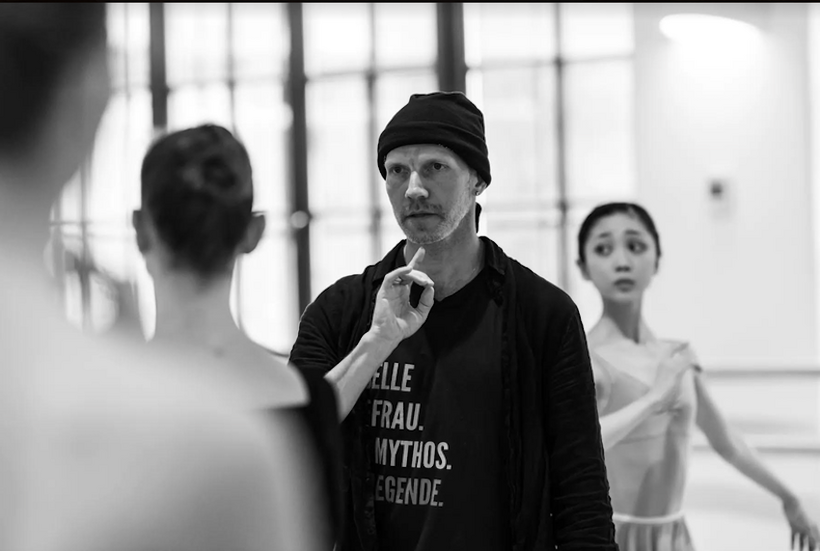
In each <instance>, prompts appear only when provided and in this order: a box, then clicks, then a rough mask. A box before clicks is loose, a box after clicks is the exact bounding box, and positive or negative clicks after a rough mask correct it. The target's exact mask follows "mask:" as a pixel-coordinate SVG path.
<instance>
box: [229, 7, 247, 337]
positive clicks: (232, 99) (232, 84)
mask: <svg viewBox="0 0 820 551" xmlns="http://www.w3.org/2000/svg"><path fill="white" fill-rule="evenodd" d="M225 9H226V13H225V40H226V44H227V45H228V52H227V55H226V56H225V63H226V67H225V75H226V77H227V85H228V102H229V105H228V108H229V110H230V117H231V128H232V129H233V132H234V133H235V134H238V128H237V124H236V63H235V60H236V56H235V55H234V44H233V38H234V13H233V9H234V7H233V3H232V2H228V4H227V5H226V7H225ZM240 138H241V136H240ZM244 259H245V255H239V257H237V259H236V266H235V267H234V278H235V281H236V285H235V286H234V289H235V291H234V293H235V296H236V325H237V326H238V327H239V329H241V330H244V329H245V324H244V322H243V316H242V265H243V261H244Z"/></svg>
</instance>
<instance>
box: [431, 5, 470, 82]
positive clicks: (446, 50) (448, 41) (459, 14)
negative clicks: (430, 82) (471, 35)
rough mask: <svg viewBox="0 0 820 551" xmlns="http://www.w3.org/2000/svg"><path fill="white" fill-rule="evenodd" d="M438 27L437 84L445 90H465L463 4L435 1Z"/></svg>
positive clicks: (465, 67)
mask: <svg viewBox="0 0 820 551" xmlns="http://www.w3.org/2000/svg"><path fill="white" fill-rule="evenodd" d="M436 14H437V16H438V17H437V28H438V85H439V89H441V90H443V91H446V92H455V91H458V92H466V91H467V64H466V63H465V61H464V4H462V3H460V2H438V3H436Z"/></svg>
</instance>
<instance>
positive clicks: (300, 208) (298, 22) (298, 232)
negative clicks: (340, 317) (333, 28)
mask: <svg viewBox="0 0 820 551" xmlns="http://www.w3.org/2000/svg"><path fill="white" fill-rule="evenodd" d="M287 11H288V23H289V24H290V69H289V73H288V82H287V92H286V93H287V99H288V102H289V103H290V107H291V111H292V113H293V123H292V126H291V130H290V134H291V136H290V138H291V139H290V146H291V157H290V160H291V163H290V165H291V178H290V201H291V215H290V222H291V231H292V235H293V240H294V243H295V245H296V277H297V285H298V296H299V314H300V315H301V313H302V312H304V311H305V308H307V306H308V304H310V298H311V292H310V208H309V204H308V158H307V155H308V152H307V105H306V103H307V100H306V87H307V79H306V76H305V44H304V19H303V16H302V4H301V3H298V2H289V3H287Z"/></svg>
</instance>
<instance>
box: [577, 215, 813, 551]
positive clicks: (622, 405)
mask: <svg viewBox="0 0 820 551" xmlns="http://www.w3.org/2000/svg"><path fill="white" fill-rule="evenodd" d="M660 259H661V241H660V235H659V233H658V230H657V228H656V226H655V222H654V221H653V220H652V217H651V216H650V215H649V213H648V212H647V211H646V209H644V208H643V207H641V206H640V205H636V204H634V203H621V202H616V203H605V204H602V205H599V206H597V207H596V208H594V209H593V210H592V211H591V212H590V213H589V215H587V218H586V219H585V220H584V222H583V223H582V224H581V228H580V230H579V232H578V267H579V268H580V270H581V274H582V276H583V277H584V279H586V280H588V281H590V282H592V284H593V285H594V286H595V288H596V289H597V290H598V292H599V294H600V296H601V301H602V302H603V312H602V314H601V319H600V320H598V322H597V323H596V324H595V325H594V326H593V327H592V328H591V329H590V330H589V347H590V354H591V356H592V366H593V373H594V374H595V388H596V395H597V400H598V409H599V415H600V419H601V435H602V438H603V442H604V449H605V450H606V462H607V473H608V475H609V481H610V487H611V490H610V491H611V495H612V505H613V508H614V509H615V512H614V515H613V518H614V520H615V532H616V536H617V540H618V544H619V546H620V548H621V550H622V551H692V550H693V549H694V545H693V543H692V540H691V537H690V535H689V529H688V527H687V525H686V520H685V517H684V510H683V503H684V490H685V488H686V476H687V473H688V471H689V451H690V448H691V444H692V436H693V433H694V429H695V426H697V427H698V428H700V429H701V430H702V431H703V434H704V435H705V436H706V439H707V440H708V442H709V444H710V446H711V447H712V448H713V449H714V450H715V452H716V453H717V454H718V455H719V456H721V457H722V458H723V459H724V460H726V461H727V462H728V463H729V464H730V465H731V466H732V467H734V468H735V469H737V470H738V472H740V473H741V474H743V475H745V476H746V477H747V478H749V479H750V480H752V481H753V482H755V483H756V484H758V485H759V486H760V487H762V488H764V489H766V490H768V491H769V492H770V493H771V494H772V495H774V496H776V497H777V498H779V499H780V501H781V503H782V506H783V513H784V515H785V517H786V520H787V521H788V524H789V527H790V529H791V543H792V547H793V548H796V549H798V550H811V551H814V550H816V549H817V546H818V543H820V534H819V533H818V529H817V525H816V524H815V523H814V522H812V521H811V519H810V518H809V517H808V515H807V514H806V511H805V509H804V508H803V505H802V503H801V502H800V499H798V496H797V495H796V494H795V493H793V492H792V491H791V490H790V489H789V488H788V487H787V486H786V485H785V484H784V483H783V482H782V481H781V480H780V479H779V478H778V477H777V476H775V474H774V473H773V472H772V471H770V470H769V469H768V468H767V467H766V465H765V464H764V462H763V461H761V459H760V458H759V457H758V456H757V454H756V453H755V452H754V450H753V449H752V448H750V447H749V446H748V445H747V444H746V443H745V442H744V440H743V438H742V436H741V434H740V433H738V431H737V430H735V429H734V428H732V427H731V426H730V425H729V423H728V422H727V421H726V419H725V417H724V416H723V414H722V413H721V411H720V409H719V408H718V406H717V404H716V402H715V400H714V398H713V397H712V395H711V393H710V392H709V389H708V386H707V384H706V381H704V379H703V377H702V376H701V371H702V369H701V367H700V362H699V361H698V359H697V356H696V355H695V352H694V350H693V348H692V346H691V345H690V343H688V342H686V341H682V340H676V339H668V338H662V337H657V336H655V333H654V332H653V331H652V330H651V329H650V328H649V326H648V325H647V323H646V321H645V320H644V317H643V299H644V295H645V293H646V289H647V288H648V286H649V285H650V283H651V282H652V280H653V279H654V277H655V275H656V273H657V271H658V267H659V266H660ZM783 548H784V549H785V548H786V545H785V542H784V546H783Z"/></svg>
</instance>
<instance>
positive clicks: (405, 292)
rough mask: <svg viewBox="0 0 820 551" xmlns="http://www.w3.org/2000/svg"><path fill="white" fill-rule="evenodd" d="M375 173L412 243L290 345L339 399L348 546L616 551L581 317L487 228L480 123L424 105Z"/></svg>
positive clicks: (444, 96)
mask: <svg viewBox="0 0 820 551" xmlns="http://www.w3.org/2000/svg"><path fill="white" fill-rule="evenodd" d="M376 162H377V166H378V168H379V171H380V172H381V174H382V176H383V177H384V178H385V187H386V190H387V195H388V197H389V199H390V203H391V205H392V207H393V212H394V215H395V217H396V221H397V222H398V224H399V226H400V227H401V228H402V231H403V232H404V234H405V236H406V237H407V239H406V240H403V241H401V242H400V243H398V244H397V245H396V247H394V248H393V250H392V251H390V252H389V253H388V254H387V255H386V256H385V257H384V258H383V259H382V260H381V261H380V262H378V263H376V264H374V265H372V266H369V267H367V268H366V269H365V270H364V272H362V273H361V274H358V275H351V276H347V277H345V278H342V279H340V280H339V281H338V282H336V283H335V284H333V285H331V286H330V287H329V288H327V289H326V290H325V291H324V292H322V294H321V295H319V297H318V298H317V299H316V300H315V301H314V302H313V303H312V304H311V305H310V306H308V308H307V309H306V310H305V313H304V314H303V316H302V320H301V322H300V325H299V335H298V337H297V340H296V343H295V344H294V347H293V350H292V351H291V361H292V362H293V363H294V364H296V365H297V366H300V367H303V368H311V367H315V368H318V369H322V370H323V371H324V372H326V378H327V379H328V380H329V381H330V382H331V383H332V384H334V386H335V387H336V389H337V393H338V397H339V405H340V410H341V411H340V415H341V418H342V419H343V422H342V429H343V432H344V437H345V441H346V442H345V443H346V453H345V458H344V461H345V473H346V481H345V484H344V485H343V488H342V491H343V493H344V499H345V502H346V504H347V509H348V510H347V512H346V526H345V531H346V533H345V537H344V538H343V540H342V541H341V542H340V544H339V549H340V550H342V551H345V550H348V549H353V550H376V549H379V550H382V549H383V550H388V551H405V550H406V551H422V550H423V551H438V550H445V549H446V550H449V549H471V550H482V551H483V550H486V551H491V550H493V551H494V550H500V549H513V550H516V551H518V550H521V551H529V550H541V549H556V548H557V549H562V550H563V549H566V550H569V549H578V550H580V549H584V550H593V549H597V550H604V549H605V550H609V551H613V550H617V545H616V544H615V541H614V527H613V524H612V508H611V505H610V500H609V486H608V483H607V478H606V467H605V465H604V456H603V446H602V444H601V436H600V424H599V421H598V414H597V409H596V401H595V388H594V383H593V377H592V369H591V366H590V361H589V354H588V351H587V347H586V340H585V336H584V330H583V326H582V323H581V319H580V315H579V313H578V309H577V308H576V306H575V304H574V303H573V301H572V300H571V299H570V298H569V296H568V295H566V294H565V293H564V292H563V291H561V290H560V289H558V288H557V287H556V286H554V285H552V284H551V283H549V282H547V281H546V280H544V279H542V278H541V277H539V276H537V275H536V274H534V273H533V272H532V271H531V270H529V269H527V268H526V267H524V266H522V265H521V264H519V263H518V262H516V261H515V260H513V259H511V258H509V257H508V256H506V255H505V254H504V252H503V251H502V250H501V248H500V247H499V246H498V245H497V244H496V243H495V242H493V241H492V240H491V239H489V238H487V237H479V236H478V234H477V228H476V226H477V224H476V222H477V207H478V204H477V202H476V197H477V196H478V195H480V194H481V193H483V192H484V191H485V190H486V189H487V186H489V184H490V182H491V181H492V175H491V171H490V161H489V157H488V150H487V142H486V139H485V129H484V117H483V114H482V113H481V111H480V110H479V109H478V108H477V107H476V106H475V105H474V104H473V103H472V102H471V101H470V100H469V99H467V97H465V96H464V94H462V93H459V92H436V93H432V94H415V95H413V96H411V97H410V100H409V101H408V103H407V104H406V105H405V106H404V107H402V108H401V109H400V110H399V111H398V112H397V113H396V114H395V116H394V117H393V118H392V119H391V120H390V122H389V123H388V124H387V126H386V127H385V129H384V131H383V132H382V134H381V136H380V137H379V141H378V146H377V157H376ZM474 220H475V221H476V222H474Z"/></svg>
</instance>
